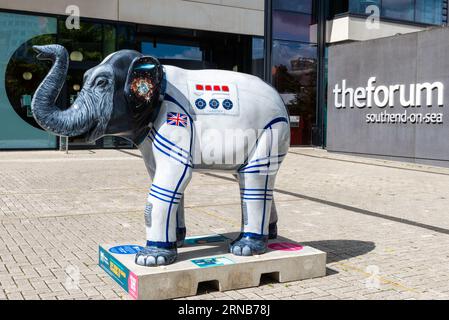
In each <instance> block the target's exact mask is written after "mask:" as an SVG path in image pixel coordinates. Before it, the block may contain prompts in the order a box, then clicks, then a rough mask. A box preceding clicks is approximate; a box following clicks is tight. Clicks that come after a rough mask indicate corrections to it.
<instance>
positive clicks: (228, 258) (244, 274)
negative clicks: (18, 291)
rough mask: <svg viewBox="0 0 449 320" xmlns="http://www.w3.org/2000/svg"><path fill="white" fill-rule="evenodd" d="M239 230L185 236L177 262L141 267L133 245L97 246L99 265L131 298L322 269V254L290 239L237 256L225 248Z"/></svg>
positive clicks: (238, 285)
mask: <svg viewBox="0 0 449 320" xmlns="http://www.w3.org/2000/svg"><path fill="white" fill-rule="evenodd" d="M236 237H237V234H235V235H234V234H226V235H208V236H200V237H191V238H187V239H186V243H185V246H184V247H182V248H179V249H178V259H177V261H176V262H175V263H174V264H172V265H168V266H160V267H142V266H139V265H136V264H135V263H134V257H135V253H136V252H137V251H139V250H140V249H141V248H140V247H139V246H137V245H129V244H127V245H118V244H115V245H100V248H99V265H100V267H101V268H102V269H103V270H105V271H106V272H107V273H108V274H109V275H110V276H111V277H112V278H113V279H114V280H115V281H116V282H117V283H118V284H120V285H121V286H122V287H123V288H124V289H125V290H126V291H127V292H128V293H129V294H130V295H131V297H133V298H135V299H172V298H180V297H187V296H193V295H196V294H197V290H198V285H199V284H200V283H201V282H211V283H213V284H216V285H217V287H218V289H219V290H220V291H226V290H235V289H242V288H248V287H257V286H259V284H260V279H261V276H262V275H264V274H269V275H270V276H272V277H274V278H275V279H276V280H278V281H279V282H289V281H296V280H303V279H309V278H315V277H321V276H324V275H325V274H326V253H325V252H322V251H320V250H317V249H314V248H311V247H308V246H301V245H300V244H299V243H295V242H293V241H291V240H289V239H285V238H282V237H278V239H276V240H270V241H269V244H268V247H269V250H268V252H267V253H265V254H263V255H258V256H252V257H239V256H235V255H233V254H230V253H228V244H229V242H230V241H231V240H232V239H235V238H236Z"/></svg>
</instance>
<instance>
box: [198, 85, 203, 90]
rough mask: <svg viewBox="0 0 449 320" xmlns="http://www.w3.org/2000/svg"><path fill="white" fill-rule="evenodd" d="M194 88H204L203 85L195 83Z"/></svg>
mask: <svg viewBox="0 0 449 320" xmlns="http://www.w3.org/2000/svg"><path fill="white" fill-rule="evenodd" d="M196 90H204V87H203V85H201V84H197V85H196Z"/></svg>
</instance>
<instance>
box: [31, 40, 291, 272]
mask: <svg viewBox="0 0 449 320" xmlns="http://www.w3.org/2000/svg"><path fill="white" fill-rule="evenodd" d="M33 49H34V50H35V51H36V52H37V53H38V54H37V58H38V59H41V60H50V61H51V62H52V67H51V69H50V71H49V73H48V74H47V75H46V77H45V79H44V80H43V81H42V83H41V84H40V85H39V87H38V89H37V90H36V92H35V94H34V96H33V100H32V104H31V110H32V112H33V116H34V118H35V119H36V121H37V123H38V124H39V125H40V126H41V127H42V128H43V129H45V130H47V131H49V132H52V133H54V134H56V135H63V136H77V135H84V136H85V137H86V139H87V140H88V141H95V140H97V139H99V138H101V137H102V136H105V135H111V136H119V137H123V138H125V139H128V140H129V141H132V143H134V145H135V146H136V147H137V148H138V149H139V150H140V152H141V153H142V156H143V159H144V161H145V166H146V168H147V170H148V173H149V175H150V178H151V181H152V184H151V188H150V191H149V194H148V198H147V203H146V206H145V210H144V218H145V219H144V220H145V226H146V246H145V247H144V249H142V250H141V251H140V252H138V253H137V254H136V257H135V262H136V264H138V265H142V266H158V265H167V264H171V263H173V262H174V261H175V260H176V257H177V248H178V247H180V246H181V245H182V244H183V241H184V238H185V236H186V228H185V224H184V191H185V190H186V187H187V185H188V183H189V181H190V179H191V177H192V172H193V171H196V170H218V171H222V172H228V173H232V174H234V176H235V177H236V180H237V181H238V183H239V186H240V194H241V210H242V227H241V233H240V235H239V236H238V237H237V238H236V239H235V240H233V241H231V242H230V244H229V251H230V252H231V253H233V254H234V255H238V256H250V255H255V254H263V253H265V252H266V250H267V242H268V239H269V238H276V236H277V227H276V223H277V214H276V207H275V204H274V200H273V190H274V183H275V178H276V174H277V172H278V170H279V166H280V164H281V163H282V161H283V159H284V158H285V156H286V154H287V152H288V148H289V145H290V123H289V117H288V112H287V110H286V107H285V105H284V103H283V101H282V99H281V97H280V96H279V94H278V93H277V91H276V90H275V89H274V88H273V87H271V86H270V85H268V84H266V83H265V82H263V81H262V80H261V79H259V78H257V77H255V76H251V75H248V74H243V73H238V72H232V71H225V70H185V69H181V68H178V67H175V66H169V65H161V63H160V62H159V61H158V60H157V59H156V58H154V57H151V56H145V55H143V54H141V53H139V52H137V51H133V50H121V51H117V52H115V53H112V54H110V55H109V56H107V57H106V58H105V59H104V60H103V61H102V62H101V63H100V64H99V65H97V66H95V67H93V68H92V69H90V70H88V71H86V73H85V74H84V80H83V86H82V89H81V91H80V92H79V94H78V96H77V98H76V100H75V101H74V102H73V104H72V105H71V106H70V107H69V108H66V109H61V108H59V107H57V106H56V99H57V97H58V95H59V93H60V91H61V88H62V87H63V85H64V81H65V78H66V76H67V70H68V64H69V59H68V53H67V50H66V49H65V48H64V47H63V46H60V45H56V44H53V45H44V46H34V47H33ZM231 142H232V143H231Z"/></svg>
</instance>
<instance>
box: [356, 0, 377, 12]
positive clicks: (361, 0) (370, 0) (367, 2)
mask: <svg viewBox="0 0 449 320" xmlns="http://www.w3.org/2000/svg"><path fill="white" fill-rule="evenodd" d="M380 4H381V0H350V1H349V11H350V12H353V13H360V14H366V13H367V12H366V8H368V7H369V6H372V5H375V6H378V7H379V8H380Z"/></svg>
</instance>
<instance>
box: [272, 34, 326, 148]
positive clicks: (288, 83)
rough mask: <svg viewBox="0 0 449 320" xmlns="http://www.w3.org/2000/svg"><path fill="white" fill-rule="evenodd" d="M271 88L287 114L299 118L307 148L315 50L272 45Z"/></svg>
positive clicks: (312, 121)
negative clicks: (286, 109)
mask: <svg viewBox="0 0 449 320" xmlns="http://www.w3.org/2000/svg"><path fill="white" fill-rule="evenodd" d="M272 59H273V61H272V65H273V68H272V75H273V84H274V86H275V87H276V89H277V90H278V91H279V93H280V94H281V97H282V98H283V100H284V102H285V104H286V106H287V107H288V110H289V113H290V115H292V116H298V115H299V116H300V119H301V122H300V126H301V131H302V139H303V140H302V143H303V144H310V142H311V132H312V126H313V125H314V124H315V119H316V81H317V48H316V46H315V45H313V44H302V43H297V42H290V41H278V40H276V41H273V51H272Z"/></svg>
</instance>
